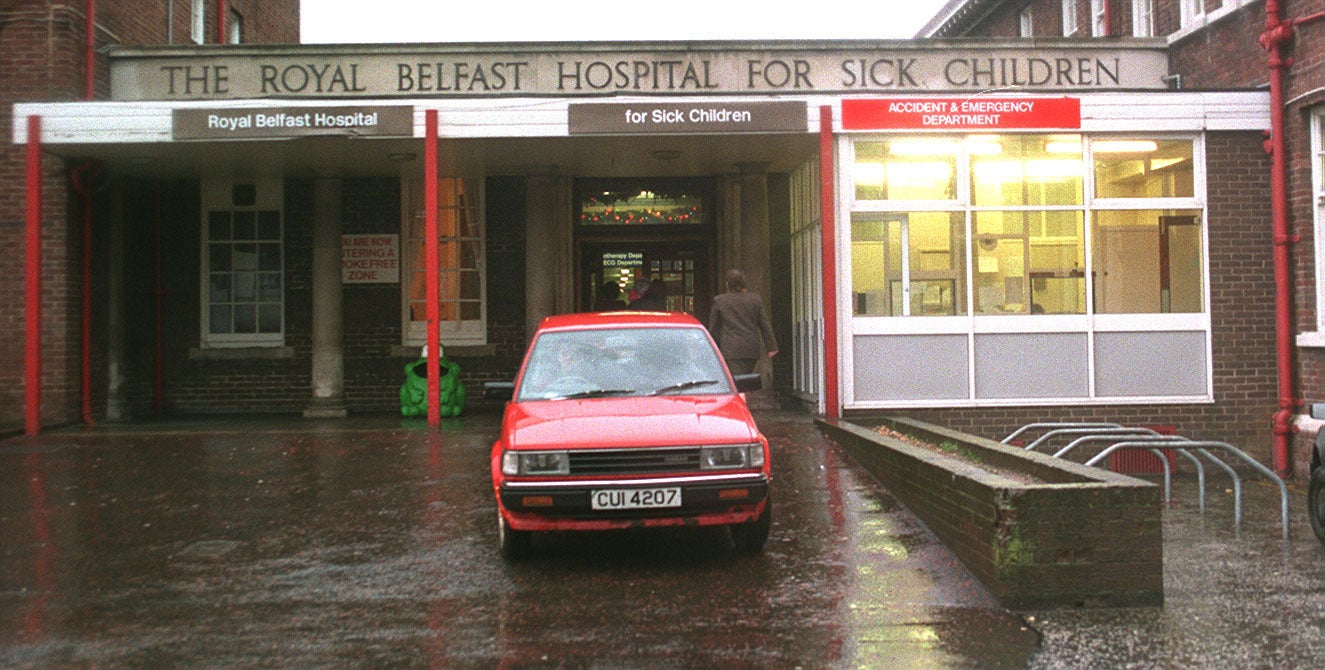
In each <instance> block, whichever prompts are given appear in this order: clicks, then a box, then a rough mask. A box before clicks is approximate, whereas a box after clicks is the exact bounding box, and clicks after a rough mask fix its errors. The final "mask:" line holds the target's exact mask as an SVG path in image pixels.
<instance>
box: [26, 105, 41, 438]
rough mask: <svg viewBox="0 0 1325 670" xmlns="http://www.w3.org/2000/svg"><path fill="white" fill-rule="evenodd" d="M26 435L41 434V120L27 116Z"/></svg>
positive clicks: (33, 116) (34, 116)
mask: <svg viewBox="0 0 1325 670" xmlns="http://www.w3.org/2000/svg"><path fill="white" fill-rule="evenodd" d="M27 140H28V147H27V168H28V169H27V213H26V214H27V216H26V219H25V223H24V238H25V240H26V245H25V246H26V248H25V249H24V251H25V256H26V258H25V265H24V268H25V269H24V281H25V283H26V284H27V292H26V293H27V295H26V299H27V303H26V305H25V306H24V310H23V311H24V324H23V329H24V331H25V332H24V347H23V351H24V354H23V362H24V365H23V367H24V373H25V374H24V380H23V384H24V386H23V432H24V433H25V434H27V435H36V434H38V433H40V432H41V217H42V211H41V172H42V171H41V117H40V116H37V115H35V114H34V115H32V116H29V117H28V138H27Z"/></svg>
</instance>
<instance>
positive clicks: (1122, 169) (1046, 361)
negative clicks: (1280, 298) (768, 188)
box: [842, 128, 1325, 408]
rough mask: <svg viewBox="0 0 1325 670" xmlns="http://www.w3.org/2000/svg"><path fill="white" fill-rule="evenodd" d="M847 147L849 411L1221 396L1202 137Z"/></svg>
mask: <svg viewBox="0 0 1325 670" xmlns="http://www.w3.org/2000/svg"><path fill="white" fill-rule="evenodd" d="M1321 130H1322V129H1321V128H1318V129H1317V134H1318V135H1319V133H1320V132H1321ZM847 144H848V148H847V149H846V151H847V152H848V153H850V152H853V151H854V152H855V153H854V156H852V160H853V161H854V162H853V163H852V165H853V169H852V173H851V174H852V176H853V177H854V178H856V179H857V180H858V181H857V182H856V183H854V184H852V185H850V187H848V188H844V189H843V195H844V196H846V197H847V198H848V199H850V210H851V227H850V240H849V244H850V247H849V249H850V252H849V253H850V260H851V269H850V294H849V297H844V298H843V305H842V306H843V308H844V309H849V310H850V313H851V314H852V316H853V317H854V318H853V319H852V320H851V324H850V333H851V335H850V338H851V343H850V344H851V347H850V349H849V352H848V354H847V355H848V356H849V358H850V363H849V365H850V367H849V369H850V371H851V380H850V382H849V383H848V385H847V387H846V395H844V403H845V406H848V407H853V408H865V407H871V408H875V407H877V408H882V407H901V406H905V407H914V406H918V405H923V406H950V405H953V404H957V405H963V404H971V403H981V402H998V403H1011V404H1017V403H1042V402H1044V399H1045V398H1053V399H1055V400H1056V401H1058V402H1063V403H1095V402H1117V401H1119V399H1127V400H1128V401H1135V400H1136V399H1140V398H1145V399H1149V400H1151V401H1154V402H1190V401H1193V400H1206V399H1208V398H1209V397H1210V394H1211V393H1212V390H1211V388H1210V385H1209V380H1210V379H1211V373H1210V369H1211V358H1210V349H1209V343H1210V322H1209V313H1208V298H1207V295H1206V292H1207V287H1206V283H1205V282H1206V274H1207V271H1208V270H1207V268H1206V258H1207V251H1206V248H1205V247H1206V244H1205V210H1204V204H1203V192H1204V182H1203V179H1202V175H1201V170H1200V169H1199V168H1198V164H1199V163H1200V162H1201V160H1202V155H1201V144H1200V143H1199V142H1198V141H1196V140H1194V139H1192V138H1190V137H1186V138H1183V137H1175V136H1153V135H1152V136H1144V135H1128V136H1119V135H1099V136H1090V135H1083V134H1047V133H1024V134H1010V133H1005V134H975V135H965V136H933V137H925V138H878V137H870V138H864V139H860V140H858V141H855V142H848V143H847ZM1315 146H1316V148H1317V154H1316V156H1317V162H1318V163H1320V169H1321V171H1325V153H1322V150H1321V149H1320V142H1319V139H1318V140H1317V144H1316V145H1315ZM894 166H898V167H897V168H896V173H893V172H890V170H891V169H893V168H894ZM916 166H926V167H924V168H919V169H917V168H916ZM930 166H932V167H930ZM940 166H941V168H940ZM922 175H928V176H929V178H925V177H923V176H922ZM953 175H955V178H954V176H953ZM908 179H909V180H910V181H907V180H908ZM1317 188H1318V190H1319V189H1320V186H1319V182H1318V186H1317ZM851 196H854V199H851ZM899 196H900V197H899ZM895 198H896V199H895ZM917 317H920V318H917Z"/></svg>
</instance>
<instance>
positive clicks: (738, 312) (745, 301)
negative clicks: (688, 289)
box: [708, 269, 778, 375]
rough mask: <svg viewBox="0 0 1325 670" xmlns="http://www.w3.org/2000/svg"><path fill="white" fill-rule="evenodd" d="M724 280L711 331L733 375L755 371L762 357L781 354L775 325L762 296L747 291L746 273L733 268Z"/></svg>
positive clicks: (711, 316)
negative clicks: (770, 318)
mask: <svg viewBox="0 0 1325 670" xmlns="http://www.w3.org/2000/svg"><path fill="white" fill-rule="evenodd" d="M723 280H724V282H725V283H726V285H727V291H726V292H725V293H720V294H718V295H716V296H714V298H713V308H712V310H710V312H709V323H708V329H709V333H710V334H712V335H713V339H714V340H717V342H718V349H719V350H721V351H722V357H723V358H724V359H726V361H727V367H728V368H730V369H731V371H732V374H734V375H740V374H748V373H751V372H755V371H756V370H755V364H756V363H757V362H758V361H759V359H760V358H761V357H763V356H764V355H767V356H768V357H769V358H772V357H774V356H776V355H777V353H778V345H777V340H775V339H774V337H773V325H772V324H771V323H769V321H768V313H767V312H765V311H764V301H763V299H762V298H760V297H759V294H758V293H751V292H750V291H748V290H746V288H745V274H744V273H742V272H741V271H740V270H736V269H731V270H728V271H727V274H726V275H725V276H724V277H723Z"/></svg>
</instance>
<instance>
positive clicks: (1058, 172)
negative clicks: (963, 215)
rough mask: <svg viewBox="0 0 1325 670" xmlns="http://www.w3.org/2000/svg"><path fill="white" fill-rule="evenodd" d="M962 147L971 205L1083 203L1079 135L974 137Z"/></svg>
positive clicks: (1002, 205)
mask: <svg viewBox="0 0 1325 670" xmlns="http://www.w3.org/2000/svg"><path fill="white" fill-rule="evenodd" d="M967 144H968V146H969V148H970V155H971V196H972V204H973V205H976V206H978V207H1007V206H1018V205H1023V206H1035V205H1080V204H1081V203H1082V192H1081V176H1082V173H1083V170H1082V165H1081V137H1080V136H1077V135H990V136H974V137H972V138H970V140H969V141H968V143H967Z"/></svg>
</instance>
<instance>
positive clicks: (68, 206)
mask: <svg viewBox="0 0 1325 670" xmlns="http://www.w3.org/2000/svg"><path fill="white" fill-rule="evenodd" d="M88 4H89V3H86V2H52V1H50V0H3V1H0V132H3V136H4V137H5V140H6V141H5V142H4V143H2V144H0V258H4V259H5V260H4V262H5V265H4V271H3V272H0V328H3V329H4V332H6V333H8V334H9V335H8V336H6V337H4V338H0V422H4V423H12V422H18V421H21V420H22V417H23V407H24V390H23V389H24V367H23V361H24V355H23V347H24V337H23V333H24V273H23V259H24V248H25V245H24V217H25V214H24V211H25V210H24V203H25V196H24V194H25V189H26V186H25V175H26V163H25V147H23V146H20V145H14V144H11V143H10V142H9V138H10V137H11V136H12V130H13V108H12V104H13V103H15V102H39V101H66V100H79V99H82V98H83V97H85V88H86V78H85V72H86V69H85V51H86V48H85V43H86V40H85V35H86V25H87V21H86V14H85V11H86V8H87V6H88ZM91 4H92V5H94V16H95V19H96V41H95V45H94V46H95V51H94V53H95V56H94V64H93V67H94V69H95V73H96V76H95V78H94V88H95V92H94V97H95V98H100V97H103V96H104V95H105V93H106V90H107V86H108V84H107V81H106V74H107V69H106V57H105V53H104V49H106V48H109V47H114V46H117V45H123V46H141V45H164V44H180V45H184V44H192V43H193V42H192V39H191V36H190V27H191V16H190V12H191V7H192V3H190V2H187V1H186V0H168V1H167V2H161V1H160V0H115V1H114V2H107V1H106V0H100V1H97V2H94V3H91ZM224 4H225V6H226V7H227V13H228V14H230V15H231V16H238V17H240V19H241V21H242V41H243V42H247V43H295V42H298V41H299V3H298V1H297V0H263V1H259V0H227V2H225V3H224ZM203 6H204V7H205V10H206V17H205V19H206V20H205V24H204V26H205V30H204V37H205V41H206V42H207V43H215V42H216V37H217V21H216V10H217V6H218V3H217V2H215V0H208V1H207V2H205V3H203ZM172 7H173V11H172V10H171V8H172ZM43 162H44V169H45V175H46V176H45V179H44V186H43V189H44V203H45V204H44V206H43V210H44V211H43V225H42V230H43V232H42V238H43V239H42V266H43V272H42V274H43V277H42V282H43V285H42V293H43V300H42V304H43V313H42V321H43V332H42V348H43V355H42V386H43V393H42V410H41V412H42V416H43V419H44V420H49V421H56V422H60V421H68V420H70V419H72V418H74V417H77V416H78V413H79V410H78V407H79V404H80V371H81V368H82V360H81V358H82V354H81V347H80V346H79V340H80V335H79V333H80V327H81V319H82V317H81V307H80V304H81V297H80V296H81V290H82V288H81V287H82V284H81V282H82V274H83V273H82V220H83V217H82V204H81V201H80V200H79V199H78V198H77V196H76V195H75V194H74V193H73V192H72V191H71V190H70V189H68V188H67V185H68V183H69V181H68V174H69V172H68V170H69V169H70V168H71V167H72V165H65V164H63V162H62V161H59V160H57V159H55V158H52V157H49V156H47V157H46V158H45V159H44V161H43ZM109 204H111V203H107V202H101V201H98V202H97V203H96V205H95V206H96V207H104V206H106V205H109ZM195 207H196V205H195ZM195 227H196V226H195ZM101 239H102V238H101V236H100V235H98V236H97V237H96V238H94V244H97V243H98V242H97V241H98V240H101ZM131 253H132V252H131ZM194 255H195V256H196V254H194ZM101 262H102V261H101V259H97V260H95V261H94V265H93V272H94V273H100V272H104V268H102V267H100V265H101ZM96 285H97V286H98V287H99V288H100V290H101V291H103V294H102V295H99V296H94V301H93V302H94V305H104V304H105V301H104V298H105V295H104V290H105V289H104V282H97V283H96ZM98 312H99V310H94V317H93V318H94V324H97V325H101V326H104V321H101V322H98V321H96V319H98V318H103V317H101V316H100V315H99V314H98ZM149 323H150V322H149ZM103 358H104V356H103V355H102V354H101V353H100V352H98V353H97V354H96V355H94V360H93V366H92V368H93V370H94V374H100V375H101V378H100V379H97V378H94V383H93V389H94V392H97V391H96V390H97V389H103V391H101V392H102V393H104V388H105V383H104V374H102V372H103V371H104V368H105V365H104V360H102V359H103ZM98 362H100V363H102V364H101V365H98V364H97V363H98Z"/></svg>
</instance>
